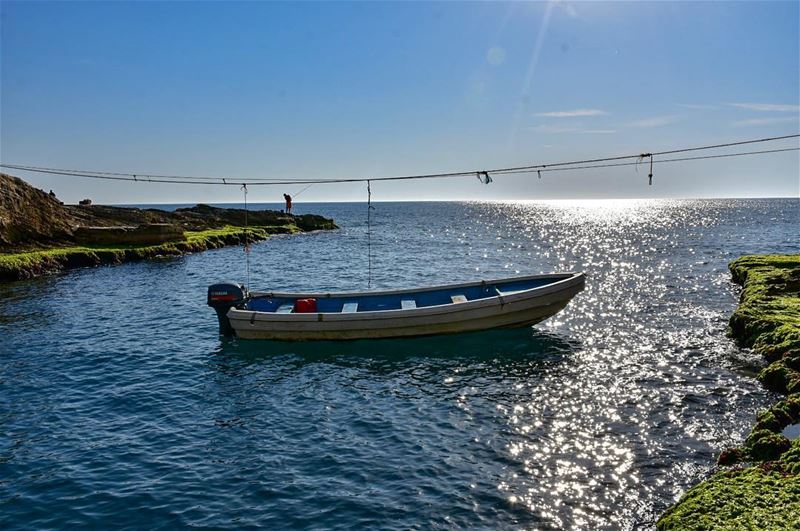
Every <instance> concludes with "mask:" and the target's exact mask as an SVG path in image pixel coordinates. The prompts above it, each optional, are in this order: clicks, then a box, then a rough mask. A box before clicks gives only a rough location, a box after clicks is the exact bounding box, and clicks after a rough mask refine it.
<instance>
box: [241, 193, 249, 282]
mask: <svg viewBox="0 0 800 531" xmlns="http://www.w3.org/2000/svg"><path fill="white" fill-rule="evenodd" d="M242 190H243V191H244V264H245V266H244V268H245V278H246V279H247V286H245V287H246V288H247V289H250V241H249V239H248V237H247V236H248V231H249V230H250V224H249V222H248V219H247V184H246V183H243V184H242Z"/></svg>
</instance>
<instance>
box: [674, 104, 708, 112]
mask: <svg viewBox="0 0 800 531" xmlns="http://www.w3.org/2000/svg"><path fill="white" fill-rule="evenodd" d="M675 105H677V106H678V107H683V108H684V109H697V110H708V111H713V110H714V109H716V108H717V106H716V105H709V104H707V103H676V104H675Z"/></svg>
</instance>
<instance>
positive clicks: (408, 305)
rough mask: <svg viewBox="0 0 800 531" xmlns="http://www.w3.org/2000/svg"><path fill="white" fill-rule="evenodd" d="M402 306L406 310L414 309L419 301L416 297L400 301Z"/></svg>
mask: <svg viewBox="0 0 800 531" xmlns="http://www.w3.org/2000/svg"><path fill="white" fill-rule="evenodd" d="M400 307H401V308H402V309H404V310H413V309H414V308H416V307H417V301H415V300H414V299H408V300H402V301H400Z"/></svg>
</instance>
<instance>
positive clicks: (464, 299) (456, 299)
mask: <svg viewBox="0 0 800 531" xmlns="http://www.w3.org/2000/svg"><path fill="white" fill-rule="evenodd" d="M450 300H451V301H453V304H460V303H462V302H467V297H466V295H452V296H451V297H450Z"/></svg>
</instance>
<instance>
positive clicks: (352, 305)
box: [342, 302, 358, 313]
mask: <svg viewBox="0 0 800 531" xmlns="http://www.w3.org/2000/svg"><path fill="white" fill-rule="evenodd" d="M357 311H358V303H357V302H346V303H344V304H343V305H342V313H355V312H357Z"/></svg>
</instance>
